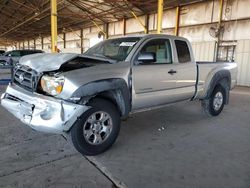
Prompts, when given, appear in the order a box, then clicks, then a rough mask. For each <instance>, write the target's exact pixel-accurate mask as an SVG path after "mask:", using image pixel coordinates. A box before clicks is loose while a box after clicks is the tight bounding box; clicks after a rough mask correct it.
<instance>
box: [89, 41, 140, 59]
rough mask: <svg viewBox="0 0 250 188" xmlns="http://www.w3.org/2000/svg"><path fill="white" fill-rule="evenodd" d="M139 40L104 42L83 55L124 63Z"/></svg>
mask: <svg viewBox="0 0 250 188" xmlns="http://www.w3.org/2000/svg"><path fill="white" fill-rule="evenodd" d="M140 39H141V38H139V37H126V38H119V39H110V40H106V41H103V42H101V43H99V44H97V45H95V46H93V47H92V48H90V49H89V50H88V51H86V52H85V53H84V55H87V56H94V57H101V58H106V59H112V60H115V61H124V60H125V59H126V57H127V56H128V55H129V53H130V52H131V50H132V49H133V47H134V46H135V44H136V43H137V42H138V41H139V40H140Z"/></svg>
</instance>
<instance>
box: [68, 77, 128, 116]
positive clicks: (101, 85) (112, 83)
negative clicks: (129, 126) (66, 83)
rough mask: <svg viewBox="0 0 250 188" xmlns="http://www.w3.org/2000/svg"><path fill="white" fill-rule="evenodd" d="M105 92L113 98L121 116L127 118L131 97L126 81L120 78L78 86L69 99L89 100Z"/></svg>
mask: <svg viewBox="0 0 250 188" xmlns="http://www.w3.org/2000/svg"><path fill="white" fill-rule="evenodd" d="M107 91H109V92H110V94H111V95H112V96H113V99H114V100H115V103H116V105H117V106H118V107H119V110H120V112H121V115H122V116H127V115H128V113H129V111H130V108H131V102H130V101H131V96H130V92H129V88H128V85H127V83H126V81H125V80H123V79H121V78H113V79H104V80H98V81H93V82H90V83H87V84H85V85H82V86H80V87H79V88H78V89H77V90H76V91H75V92H74V93H73V94H72V96H71V98H85V97H90V98H91V97H93V96H96V95H98V94H101V93H104V92H107Z"/></svg>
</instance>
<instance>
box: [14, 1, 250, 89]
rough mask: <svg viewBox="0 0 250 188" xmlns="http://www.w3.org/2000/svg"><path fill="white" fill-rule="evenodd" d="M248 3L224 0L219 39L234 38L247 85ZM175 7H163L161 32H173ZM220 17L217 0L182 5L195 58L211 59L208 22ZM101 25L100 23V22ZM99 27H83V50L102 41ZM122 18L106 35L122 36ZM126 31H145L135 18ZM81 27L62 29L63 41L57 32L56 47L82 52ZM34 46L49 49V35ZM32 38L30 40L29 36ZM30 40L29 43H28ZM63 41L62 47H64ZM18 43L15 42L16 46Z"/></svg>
mask: <svg viewBox="0 0 250 188" xmlns="http://www.w3.org/2000/svg"><path fill="white" fill-rule="evenodd" d="M249 6H250V1H249V0H225V3H224V9H223V21H224V22H223V24H224V28H225V29H224V33H223V36H222V40H225V41H232V40H233V41H236V54H235V60H236V62H237V63H238V65H239V77H238V80H239V82H238V83H239V84H240V85H248V86H250V78H248V76H246V75H248V72H249V71H250V62H249V61H248V60H249V59H248V57H249V56H250V55H249V54H250V52H249V50H247V49H246V46H247V42H245V40H247V41H249V40H250V32H249V28H250V11H248V7H249ZM175 10H176V9H175V8H172V9H168V10H165V11H164V14H163V23H162V27H163V33H166V34H174V27H175V20H176V12H175ZM139 19H140V20H141V22H142V23H143V24H145V23H146V16H140V17H139ZM218 20H219V0H214V1H208V2H203V3H195V4H192V5H187V6H183V7H181V15H180V29H179V35H180V36H183V37H186V38H188V39H189V40H190V41H191V43H192V45H193V48H194V54H195V57H196V59H197V60H198V61H212V60H213V59H214V52H215V46H216V38H214V37H212V36H211V33H210V28H211V26H216V24H217V22H218ZM100 27H101V28H102V29H103V26H102V25H101V26H100ZM156 27H157V14H151V15H149V16H148V29H149V33H156ZM99 32H100V30H99V29H98V28H97V27H90V28H83V30H82V34H83V41H82V45H83V46H82V50H83V51H86V50H87V49H88V48H89V47H90V46H93V45H94V44H96V43H97V42H99V41H101V40H102V38H101V39H99V38H98V33H99ZM123 32H124V25H123V20H120V21H117V22H113V23H109V27H108V36H109V38H114V37H119V36H122V35H123V34H124V33H123ZM125 33H126V35H130V34H137V33H144V28H143V26H142V25H141V24H140V23H139V22H138V20H136V19H135V18H130V19H127V20H126V28H125ZM80 34H81V31H80V30H78V31H72V32H67V33H65V41H64V40H63V34H59V36H58V48H59V49H60V50H61V52H74V53H81V38H80ZM35 40H36V45H35V47H36V48H37V49H43V50H44V51H46V52H50V50H51V44H50V42H51V41H50V37H44V38H43V46H42V42H41V38H37V39H35ZM31 41H33V40H31ZM31 41H30V43H31ZM64 43H65V48H64ZM19 45H20V46H21V48H28V47H30V48H31V47H32V46H31V45H30V44H29V45H28V43H27V41H24V42H21V44H19ZM19 45H17V46H19Z"/></svg>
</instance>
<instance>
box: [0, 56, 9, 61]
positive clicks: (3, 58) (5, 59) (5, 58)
mask: <svg viewBox="0 0 250 188" xmlns="http://www.w3.org/2000/svg"><path fill="white" fill-rule="evenodd" d="M0 60H4V61H9V60H10V57H8V56H0Z"/></svg>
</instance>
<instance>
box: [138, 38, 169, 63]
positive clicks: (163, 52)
mask: <svg viewBox="0 0 250 188" xmlns="http://www.w3.org/2000/svg"><path fill="white" fill-rule="evenodd" d="M143 53H152V54H153V55H154V56H155V62H150V63H147V64H171V63H172V53H171V45H170V42H169V40H168V39H155V40H151V41H149V42H148V43H146V44H145V45H144V47H143V48H142V49H141V51H140V53H139V55H140V54H143Z"/></svg>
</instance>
